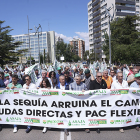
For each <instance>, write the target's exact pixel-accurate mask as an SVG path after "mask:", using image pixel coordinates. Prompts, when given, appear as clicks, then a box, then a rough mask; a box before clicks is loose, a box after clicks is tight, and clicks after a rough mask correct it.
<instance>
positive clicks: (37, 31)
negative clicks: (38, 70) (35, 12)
mask: <svg viewBox="0 0 140 140" xmlns="http://www.w3.org/2000/svg"><path fill="white" fill-rule="evenodd" d="M39 28H41V32H40V34H39ZM35 30H36V32H35V35H36V33H37V34H38V49H39V65H40V46H39V35H42V27H41V25H40V24H39V26H38V27H35Z"/></svg>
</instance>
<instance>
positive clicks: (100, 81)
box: [89, 71, 108, 134]
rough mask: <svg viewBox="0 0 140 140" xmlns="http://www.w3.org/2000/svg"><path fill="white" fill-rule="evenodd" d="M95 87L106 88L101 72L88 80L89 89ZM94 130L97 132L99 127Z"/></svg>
mask: <svg viewBox="0 0 140 140" xmlns="http://www.w3.org/2000/svg"><path fill="white" fill-rule="evenodd" d="M107 72H108V71H107ZM95 89H107V84H106V82H105V80H103V79H102V73H101V72H97V73H96V79H95V80H93V81H91V82H90V88H89V90H95ZM96 132H97V133H98V134H99V133H100V129H97V130H96Z"/></svg>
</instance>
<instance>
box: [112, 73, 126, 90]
mask: <svg viewBox="0 0 140 140" xmlns="http://www.w3.org/2000/svg"><path fill="white" fill-rule="evenodd" d="M122 88H128V83H127V81H125V80H123V73H122V72H118V73H117V80H115V81H113V83H112V85H111V89H122Z"/></svg>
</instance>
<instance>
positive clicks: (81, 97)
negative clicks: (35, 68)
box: [0, 89, 140, 128]
mask: <svg viewBox="0 0 140 140" xmlns="http://www.w3.org/2000/svg"><path fill="white" fill-rule="evenodd" d="M139 104H140V89H120V90H109V89H106V90H104V89H100V90H91V91H86V92H81V91H69V90H64V91H62V90H57V89H55V90H48V89H39V90H23V89H21V90H1V91H0V124H17V125H18V124H19V125H31V126H42V127H44V126H45V127H54V128H107V127H126V126H131V125H136V124H140V106H139Z"/></svg>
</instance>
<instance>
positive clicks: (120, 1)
mask: <svg viewBox="0 0 140 140" xmlns="http://www.w3.org/2000/svg"><path fill="white" fill-rule="evenodd" d="M115 2H116V3H125V4H135V1H124V0H115Z"/></svg>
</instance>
